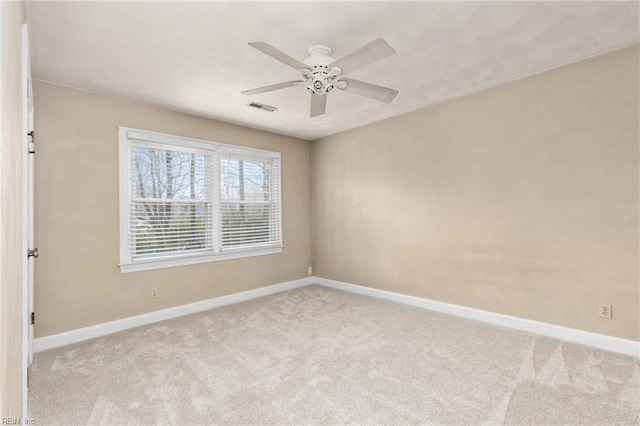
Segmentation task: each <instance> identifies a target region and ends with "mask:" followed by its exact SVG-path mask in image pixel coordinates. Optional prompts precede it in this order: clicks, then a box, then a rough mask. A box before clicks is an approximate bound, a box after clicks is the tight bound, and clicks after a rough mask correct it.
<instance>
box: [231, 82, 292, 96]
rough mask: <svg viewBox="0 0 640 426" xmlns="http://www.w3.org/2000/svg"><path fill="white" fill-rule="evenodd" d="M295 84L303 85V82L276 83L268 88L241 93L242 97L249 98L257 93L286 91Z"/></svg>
mask: <svg viewBox="0 0 640 426" xmlns="http://www.w3.org/2000/svg"><path fill="white" fill-rule="evenodd" d="M296 83H304V81H300V80H292V81H285V82H282V83H278V84H271V85H269V86H264V87H258V88H257V89H251V90H245V91H244V92H242V93H243V94H244V95H249V96H251V95H257V94H258V93H264V92H272V91H274V90H280V89H286V88H287V87H293V86H295V85H296Z"/></svg>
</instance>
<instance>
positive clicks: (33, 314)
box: [31, 312, 36, 325]
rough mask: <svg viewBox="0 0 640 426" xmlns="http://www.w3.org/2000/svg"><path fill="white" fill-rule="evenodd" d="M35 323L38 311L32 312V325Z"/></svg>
mask: <svg viewBox="0 0 640 426" xmlns="http://www.w3.org/2000/svg"><path fill="white" fill-rule="evenodd" d="M35 323H36V313H35V312H31V325H34V324H35Z"/></svg>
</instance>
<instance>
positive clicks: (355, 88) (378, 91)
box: [338, 78, 398, 103]
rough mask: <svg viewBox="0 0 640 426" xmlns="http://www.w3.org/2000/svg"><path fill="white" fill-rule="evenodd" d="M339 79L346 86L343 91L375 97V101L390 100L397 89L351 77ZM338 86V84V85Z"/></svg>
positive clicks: (394, 95)
mask: <svg viewBox="0 0 640 426" xmlns="http://www.w3.org/2000/svg"><path fill="white" fill-rule="evenodd" d="M340 81H345V82H346V83H347V87H345V88H344V89H342V90H344V91H345V92H351V93H354V94H356V95H360V96H366V97H367V98H371V99H375V100H377V101H381V102H386V103H389V102H391V101H392V100H393V99H394V98H395V97H396V96H397V95H398V91H397V90H393V89H389V88H388V87H382V86H378V85H375V84H371V83H365V82H364V81H360V80H354V79H352V78H341V79H340ZM338 88H340V86H338Z"/></svg>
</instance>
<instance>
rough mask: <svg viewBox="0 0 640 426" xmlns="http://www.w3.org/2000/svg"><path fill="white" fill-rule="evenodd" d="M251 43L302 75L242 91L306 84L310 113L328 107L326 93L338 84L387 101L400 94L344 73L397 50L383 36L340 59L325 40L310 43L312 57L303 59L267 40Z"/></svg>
mask: <svg viewBox="0 0 640 426" xmlns="http://www.w3.org/2000/svg"><path fill="white" fill-rule="evenodd" d="M249 46H251V47H253V48H254V49H258V50H259V51H261V52H262V53H264V54H265V55H269V56H271V57H272V58H274V59H276V60H278V61H280V62H282V63H284V64H286V65H289V66H290V67H292V68H295V69H297V70H299V71H300V74H301V77H302V78H301V79H300V80H292V81H285V82H283V83H277V84H271V85H269V86H265V87H259V88H257V89H252V90H246V91H244V92H242V93H244V94H245V95H257V94H258V93H265V92H271V91H273V90H280V89H285V88H287V87H293V86H305V87H306V88H307V90H308V91H309V92H310V93H311V117H316V116H318V115H322V114H324V113H325V111H326V109H327V94H328V93H329V92H331V91H332V90H333V89H335V88H338V89H340V90H344V91H345V92H350V93H354V94H356V95H361V96H366V97H368V98H371V99H375V100H378V101H381V102H387V103H389V102H391V101H392V100H393V99H394V98H395V97H396V96H397V95H398V91H397V90H393V89H389V88H387V87H382V86H377V85H375V84H371V83H365V82H364V81H359V80H354V79H352V78H345V77H343V76H344V75H345V74H348V73H350V72H353V71H355V70H358V69H360V68H362V67H365V66H367V65H370V64H372V63H374V62H376V61H379V60H380V59H384V58H386V57H387V56H390V55H393V54H394V53H395V50H393V48H392V47H391V46H389V44H387V42H386V41H384V40H383V39H381V38H378V39H376V40H373V41H372V42H370V43H368V44H365V45H364V46H362V47H361V48H360V49H358V50H356V51H354V52H352V53H350V54H349V55H347V56H345V57H344V58H342V59H338V60H335V59H334V58H333V57H332V56H331V54H332V51H331V48H330V47H329V46H325V45H322V44H320V45H316V46H311V47H310V48H309V50H308V53H309V57H308V58H306V59H305V60H304V61H302V62H301V61H298V60H297V59H295V58H292V57H291V56H289V55H287V54H286V53H284V52H282V51H281V50H278V49H276V48H275V47H273V46H271V45H270V44H268V43H264V42H254V43H249Z"/></svg>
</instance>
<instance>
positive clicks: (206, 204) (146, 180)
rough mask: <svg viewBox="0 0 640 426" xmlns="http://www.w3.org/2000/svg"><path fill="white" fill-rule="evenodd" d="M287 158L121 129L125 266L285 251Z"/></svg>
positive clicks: (122, 258)
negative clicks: (283, 175) (283, 166)
mask: <svg viewBox="0 0 640 426" xmlns="http://www.w3.org/2000/svg"><path fill="white" fill-rule="evenodd" d="M280 194H281V188H280V154H279V153H276V152H271V151H264V150H258V149H253V148H245V147H238V146H234V145H227V144H218V143H213V142H208V141H202V140H197V139H191V138H183V137H179V136H172V135H164V134H160V133H155V132H145V131H141V130H136V129H128V128H125V127H121V128H120V267H121V271H122V272H134V271H140V270H146V269H155V268H161V267H169V266H179V265H186V264H191V263H200V262H208V261H215V260H223V259H230V258H235V257H243V256H255V255H260V254H272V253H279V252H281V251H282V232H281V211H280V209H281V199H280Z"/></svg>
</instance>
